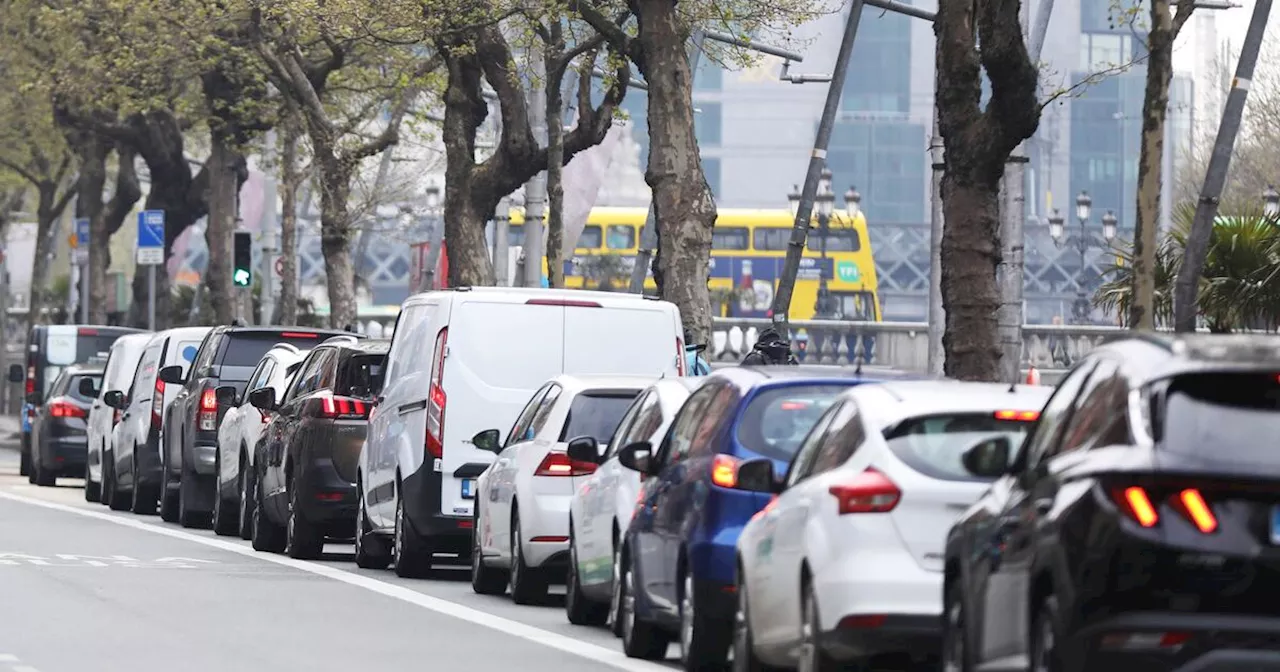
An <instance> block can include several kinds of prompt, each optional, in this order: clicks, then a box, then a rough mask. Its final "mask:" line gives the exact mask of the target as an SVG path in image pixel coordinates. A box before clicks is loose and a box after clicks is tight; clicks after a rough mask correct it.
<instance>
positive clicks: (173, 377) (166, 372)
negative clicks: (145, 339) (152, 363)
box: [157, 364, 187, 385]
mask: <svg viewBox="0 0 1280 672" xmlns="http://www.w3.org/2000/svg"><path fill="white" fill-rule="evenodd" d="M157 375H159V377H160V380H161V381H162V382H164V383H165V384H166V385H182V384H183V383H185V382H187V381H186V376H183V375H182V367H181V366H178V365H176V364H175V365H173V366H166V367H164V368H163V369H160V373H159V374H157Z"/></svg>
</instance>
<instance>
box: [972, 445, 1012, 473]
mask: <svg viewBox="0 0 1280 672" xmlns="http://www.w3.org/2000/svg"><path fill="white" fill-rule="evenodd" d="M961 462H962V463H963V464H964V468H965V471H968V472H969V473H970V474H972V475H974V476H977V477H978V478H999V477H1001V476H1003V475H1005V474H1007V473H1009V469H1010V467H1012V466H1013V442H1012V441H1010V440H1009V437H1008V436H1005V435H998V436H986V437H983V438H981V439H978V440H977V441H974V442H973V443H972V444H970V445H969V447H967V448H965V449H964V452H963V453H962V457H961Z"/></svg>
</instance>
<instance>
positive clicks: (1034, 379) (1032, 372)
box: [1027, 366, 1040, 385]
mask: <svg viewBox="0 0 1280 672" xmlns="http://www.w3.org/2000/svg"><path fill="white" fill-rule="evenodd" d="M1027 384H1028V385H1039V384H1040V370H1039V369H1037V368H1036V367H1034V366H1033V367H1031V368H1030V369H1027Z"/></svg>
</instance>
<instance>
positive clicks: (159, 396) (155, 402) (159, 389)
mask: <svg viewBox="0 0 1280 672" xmlns="http://www.w3.org/2000/svg"><path fill="white" fill-rule="evenodd" d="M215 396H216V395H215ZM163 412H164V381H163V380H160V376H156V391H155V393H154V394H152V395H151V429H152V430H155V431H159V430H160V415H161V414H162V413H163Z"/></svg>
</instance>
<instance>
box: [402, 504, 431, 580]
mask: <svg viewBox="0 0 1280 672" xmlns="http://www.w3.org/2000/svg"><path fill="white" fill-rule="evenodd" d="M403 492H404V491H403V490H401V489H400V488H399V487H397V488H396V531H395V563H396V576H399V577H401V578H405V579H419V578H422V577H424V576H426V575H427V573H428V572H430V571H431V560H432V550H431V545H430V544H429V543H427V540H426V539H423V538H422V537H421V536H419V535H418V531H417V530H415V529H413V525H412V524H410V523H409V521H408V519H407V518H406V517H405V513H404V496H403V494H402V493H403Z"/></svg>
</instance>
